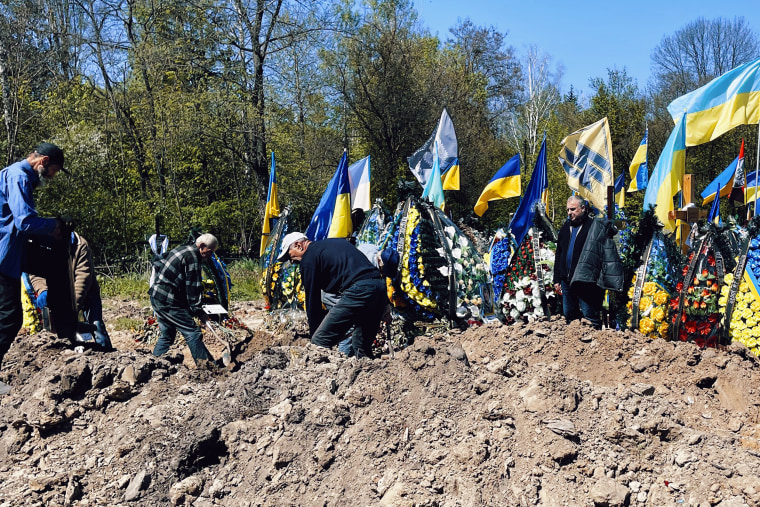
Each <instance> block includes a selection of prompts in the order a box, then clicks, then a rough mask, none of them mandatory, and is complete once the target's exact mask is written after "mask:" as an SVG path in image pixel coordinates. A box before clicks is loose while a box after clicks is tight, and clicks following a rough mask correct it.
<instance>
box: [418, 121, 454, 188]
mask: <svg viewBox="0 0 760 507" xmlns="http://www.w3.org/2000/svg"><path fill="white" fill-rule="evenodd" d="M457 149H458V147H457V135H456V132H454V123H453V122H452V121H451V117H450V116H449V113H448V112H447V111H446V109H444V110H443V112H442V113H441V119H440V120H438V124H437V125H436V126H435V130H433V134H432V135H431V136H430V138H429V139H428V140H427V141H425V144H423V145H422V146H421V147H420V148H419V149H418V150H417V151H415V152H414V153H413V154H412V156H411V157H407V161H408V162H409V169H410V170H411V171H412V174H414V176H415V177H416V178H417V181H419V182H420V185H422V188H425V187H426V186H427V183H428V179H430V174H431V173H432V172H433V159H434V158H435V157H436V156H437V157H438V169H439V170H440V172H441V174H444V173H448V172H449V170H450V169H449V168H451V167H452V166H453V165H454V163H455V162H456V164H457V172H456V175H457V178H458V177H459V170H458V165H459V162H458V159H457ZM435 152H437V155H436V153H435ZM452 176H453V175H452ZM451 190H459V188H458V185H457V188H452V189H451Z"/></svg>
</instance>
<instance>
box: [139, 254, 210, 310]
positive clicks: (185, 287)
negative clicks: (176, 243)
mask: <svg viewBox="0 0 760 507" xmlns="http://www.w3.org/2000/svg"><path fill="white" fill-rule="evenodd" d="M154 265H155V268H156V280H155V282H154V283H153V286H152V287H151V288H150V289H149V290H148V294H150V296H151V298H153V299H155V300H156V301H157V302H159V303H163V304H165V305H167V306H173V307H178V308H186V309H188V310H190V311H191V312H192V313H194V314H196V315H202V314H203V308H202V307H201V296H202V292H203V258H202V257H201V253H200V251H199V250H198V247H197V246H195V245H186V246H180V247H177V248H175V249H174V250H170V251H168V252H166V253H165V254H163V255H162V256H161V257H159V259H158V260H157V261H156V262H155V264H154Z"/></svg>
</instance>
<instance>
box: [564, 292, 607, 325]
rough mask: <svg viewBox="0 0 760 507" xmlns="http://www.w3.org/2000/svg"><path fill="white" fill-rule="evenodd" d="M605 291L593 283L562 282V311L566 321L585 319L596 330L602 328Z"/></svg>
mask: <svg viewBox="0 0 760 507" xmlns="http://www.w3.org/2000/svg"><path fill="white" fill-rule="evenodd" d="M603 298H604V291H603V290H602V289H600V288H599V287H598V286H596V285H595V284H593V283H577V282H576V283H574V284H573V286H572V288H571V287H570V284H569V283H568V282H564V281H563V282H562V309H563V312H564V314H565V320H566V321H567V322H570V321H571V320H577V319H580V318H585V319H587V320H589V321H590V322H591V324H592V325H593V326H594V328H596V329H601V328H602V315H601V313H602V300H603Z"/></svg>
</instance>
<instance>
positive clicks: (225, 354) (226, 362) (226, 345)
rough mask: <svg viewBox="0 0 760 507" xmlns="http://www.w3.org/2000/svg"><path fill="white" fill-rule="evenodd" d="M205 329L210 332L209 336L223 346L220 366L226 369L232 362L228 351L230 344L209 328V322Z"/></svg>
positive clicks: (230, 353)
mask: <svg viewBox="0 0 760 507" xmlns="http://www.w3.org/2000/svg"><path fill="white" fill-rule="evenodd" d="M206 328H208V330H209V331H210V332H211V335H212V336H213V337H214V338H216V340H217V341H218V342H219V343H221V344H222V345H223V346H224V352H223V353H222V364H224V367H225V368H226V367H227V366H229V365H230V363H231V362H232V352H231V349H230V343H229V342H228V341H227V340H225V339H224V338H222V337H221V336H219V334H218V333H217V332H216V331H215V330H214V328H213V327H212V326H211V321H210V320H207V321H206Z"/></svg>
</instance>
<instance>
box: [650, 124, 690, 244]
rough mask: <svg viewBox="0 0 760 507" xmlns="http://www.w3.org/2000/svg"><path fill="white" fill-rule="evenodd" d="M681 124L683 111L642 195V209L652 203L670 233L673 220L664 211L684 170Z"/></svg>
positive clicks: (678, 184)
mask: <svg viewBox="0 0 760 507" xmlns="http://www.w3.org/2000/svg"><path fill="white" fill-rule="evenodd" d="M685 125H686V115H685V114H684V115H682V116H681V119H680V121H679V122H678V123H677V124H676V126H675V128H674V129H673V131H672V132H671V133H670V137H668V141H667V142H666V143H665V147H664V148H663V149H662V153H661V154H660V159H659V160H658V161H657V165H655V167H654V171H652V177H651V178H649V182H648V183H647V191H646V194H644V210H646V209H647V208H649V206H650V205H654V207H655V215H657V218H659V219H660V222H662V223H663V224H665V228H666V229H667V230H669V231H671V232H672V231H674V230H675V221H674V220H671V219H670V218H669V217H668V213H669V212H670V211H672V210H673V197H674V196H675V195H676V194H677V193H678V192H679V191H680V190H681V181H682V180H683V175H684V172H685V171H686V145H685V139H686V133H685V130H686V128H685Z"/></svg>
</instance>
